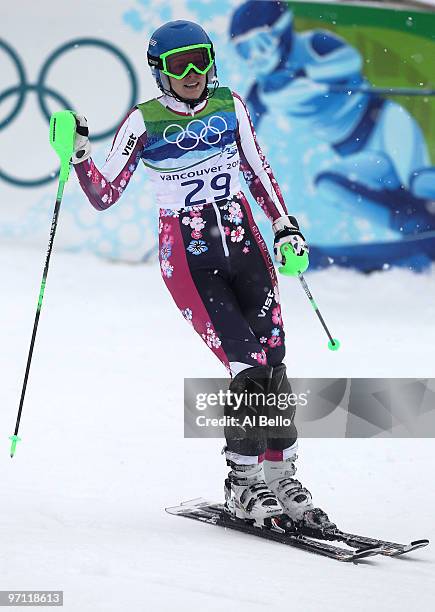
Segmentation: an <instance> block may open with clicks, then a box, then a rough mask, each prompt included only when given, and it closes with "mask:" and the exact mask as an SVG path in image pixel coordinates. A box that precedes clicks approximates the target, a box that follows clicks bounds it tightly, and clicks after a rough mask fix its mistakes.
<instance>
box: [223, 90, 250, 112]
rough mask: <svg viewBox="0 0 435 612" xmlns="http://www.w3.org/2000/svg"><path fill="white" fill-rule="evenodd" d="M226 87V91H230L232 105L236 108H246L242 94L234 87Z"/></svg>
mask: <svg viewBox="0 0 435 612" xmlns="http://www.w3.org/2000/svg"><path fill="white" fill-rule="evenodd" d="M227 89H228V91H230V92H231V96H232V98H233V101H234V106H235V107H236V110H237V108H238V107H245V108H246V100H245V99H244V98H243V96H241V95H240V94H239V93H238V92H237V91H234V89H230V88H227Z"/></svg>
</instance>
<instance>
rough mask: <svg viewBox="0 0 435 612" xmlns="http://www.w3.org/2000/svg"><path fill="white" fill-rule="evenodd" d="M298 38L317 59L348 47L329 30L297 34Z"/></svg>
mask: <svg viewBox="0 0 435 612" xmlns="http://www.w3.org/2000/svg"><path fill="white" fill-rule="evenodd" d="M298 37H299V39H300V41H301V42H302V43H304V44H305V45H306V46H307V47H308V48H309V49H310V51H311V52H314V53H315V55H317V56H318V57H323V56H325V55H329V54H330V53H333V52H334V51H336V50H337V49H340V48H342V47H346V46H349V45H348V43H347V42H346V41H345V40H344V39H343V38H340V36H338V35H337V34H335V33H334V32H330V31H329V30H321V29H315V30H307V31H306V32H301V33H300V34H298Z"/></svg>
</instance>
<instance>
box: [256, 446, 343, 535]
mask: <svg viewBox="0 0 435 612" xmlns="http://www.w3.org/2000/svg"><path fill="white" fill-rule="evenodd" d="M296 459H297V455H295V454H294V455H292V456H291V457H289V458H288V459H286V460H284V461H264V476H265V481H266V483H267V486H268V487H269V488H270V490H271V491H272V492H273V493H274V494H275V495H276V497H277V498H278V500H279V502H280V504H281V507H282V509H283V511H284V512H285V514H286V515H287V516H288V517H289V518H290V519H291V521H292V523H293V527H294V529H295V530H296V531H299V532H300V533H303V534H304V535H308V536H312V537H316V535H317V536H319V537H320V536H322V537H324V536H325V533H326V532H327V531H334V530H335V529H336V525H335V524H334V523H332V522H331V521H330V520H329V517H328V515H327V514H326V512H324V511H323V510H321V509H320V508H315V507H314V505H313V501H312V498H311V493H310V492H309V491H308V489H306V488H305V487H303V486H302V484H301V482H299V480H296V479H295V478H293V476H294V475H295V473H296V466H295V464H294V462H295V460H296Z"/></svg>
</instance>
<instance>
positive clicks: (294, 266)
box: [278, 243, 310, 276]
mask: <svg viewBox="0 0 435 612" xmlns="http://www.w3.org/2000/svg"><path fill="white" fill-rule="evenodd" d="M281 255H282V257H283V265H282V266H280V267H279V268H278V272H280V273H281V274H284V275H285V276H298V274H303V273H304V272H305V271H306V270H307V268H308V266H309V264H310V261H309V259H308V253H307V251H304V254H303V255H296V253H295V251H294V249H293V247H292V245H291V244H289V243H287V244H283V246H282V247H281Z"/></svg>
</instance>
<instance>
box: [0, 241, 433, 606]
mask: <svg viewBox="0 0 435 612" xmlns="http://www.w3.org/2000/svg"><path fill="white" fill-rule="evenodd" d="M44 256H45V253H43V252H41V251H40V250H33V249H31V248H28V249H24V248H18V247H17V248H15V247H11V246H10V245H9V246H8V245H2V246H1V247H0V267H1V270H2V287H3V291H2V300H1V322H2V325H1V332H0V342H1V347H2V350H1V353H0V360H1V362H0V371H1V380H2V384H1V393H2V397H1V419H0V441H3V442H2V444H0V449H1V448H2V449H3V450H2V452H1V453H0V482H1V484H2V504H1V509H0V590H1V589H3V590H12V589H26V590H32V589H38V590H42V589H45V590H47V589H53V590H64V592H65V595H64V601H65V603H64V609H66V610H68V611H74V612H79V611H80V612H88V611H89V612H91V611H92V612H95V611H104V612H111V611H116V612H118V611H120V610H153V611H158V612H160V611H167V610H177V611H180V612H182V611H184V610H186V611H187V610H189V611H190V610H199V609H201V608H202V609H207V610H209V611H211V612H215V611H216V612H222V611H223V610H225V612H228V611H233V610H234V611H236V610H237V611H239V612H240V611H245V610H246V611H248V610H249V611H250V612H252V611H253V610H259V611H260V610H265V609H266V608H267V609H270V610H272V609H275V610H281V609H285V610H294V611H298V612H299V611H303V612H311V611H315V612H317V611H322V612H323V611H325V612H329V611H331V612H332V611H334V612H336V611H337V610H346V609H352V610H353V612H359V611H361V612H362V611H364V612H366V611H367V610H383V611H389V610H391V611H393V610H394V611H395V612H401V611H405V610H406V611H408V610H412V609H414V608H415V607H416V606H418V608H419V609H420V610H430V609H433V602H434V597H435V588H434V580H433V576H434V553H433V547H429V548H426V549H422V550H421V551H418V552H415V553H414V554H413V555H412V558H411V556H409V557H408V558H401V559H387V558H382V557H375V558H374V559H373V560H367V561H365V562H364V563H361V564H358V565H352V564H342V563H338V562H336V561H333V560H329V559H326V558H319V557H316V556H313V555H310V554H309V553H306V552H303V551H298V550H295V549H291V548H288V547H284V546H280V545H279V544H275V543H271V542H266V541H263V540H260V539H255V538H252V537H250V536H246V535H244V534H238V533H235V532H227V531H225V530H224V529H221V528H218V527H213V526H209V525H201V524H199V523H195V522H193V521H188V520H186V519H182V518H178V517H174V516H170V515H168V514H166V513H165V512H164V508H165V507H167V506H171V505H175V504H177V503H179V502H180V501H182V500H186V499H191V498H194V497H198V496H203V497H206V498H210V499H213V500H221V499H222V489H223V479H224V476H225V473H226V466H225V462H224V460H223V457H222V456H221V455H220V451H221V448H222V441H221V440H191V439H189V440H187V439H183V379H184V378H185V377H211V376H216V377H222V376H225V370H224V369H223V367H222V366H221V364H220V363H219V362H218V361H217V360H216V359H215V357H214V356H213V354H212V353H211V352H210V351H209V349H208V348H207V347H206V346H205V345H204V344H203V342H202V341H201V340H200V339H199V338H198V337H196V335H195V334H194V333H193V332H192V329H191V327H190V326H189V325H187V324H186V323H185V321H184V320H183V318H182V316H181V315H180V314H179V313H178V311H177V309H176V307H175V305H174V304H173V302H172V300H171V298H170V296H169V294H168V293H167V290H166V288H165V286H164V284H163V282H162V280H161V278H160V273H159V269H158V266H157V265H142V266H139V265H136V266H135V265H126V264H113V263H108V262H106V261H103V260H99V259H96V258H94V257H93V256H91V255H84V254H72V253H64V252H60V251H56V248H55V250H54V253H53V258H52V265H51V269H50V273H49V278H48V283H47V287H46V293H45V299H44V304H43V309H42V315H41V320H40V326H39V332H38V337H37V343H36V348H35V352H34V357H33V363H32V369H31V375H30V380H29V386H28V391H27V397H26V402H25V405H24V412H23V418H22V424H21V429H20V434H21V436H22V442H21V443H20V444H19V446H18V450H17V454H16V456H15V458H14V459H13V460H11V459H10V457H9V441H8V436H9V435H11V433H12V432H13V429H14V425H15V418H16V411H17V407H18V401H19V396H20V392H21V385H22V379H23V375H24V368H25V362H26V358H27V351H28V346H29V341H30V335H31V330H32V325H33V319H34V313H35V307H36V301H37V295H38V291H39V283H40V279H41V274H42V268H43V261H44ZM280 280H281V296H282V303H283V310H284V321H285V323H286V327H287V333H288V338H289V340H288V343H287V357H286V363H287V366H288V371H289V375H290V376H295V377H296V376H301V377H315V376H319V377H328V376H331V377H334V376H340V377H342V376H372V377H420V378H421V377H430V376H433V374H434V365H433V364H434V359H433V354H434V348H433V347H434V345H435V327H434V324H433V321H434V318H435V283H434V281H435V270H432V271H431V272H429V273H426V274H422V275H414V274H412V273H411V272H407V271H403V270H401V271H399V270H392V271H388V272H386V273H379V274H373V275H370V276H363V275H360V274H357V273H355V272H352V271H348V270H340V269H335V268H331V269H330V270H328V271H327V272H316V273H311V274H308V275H307V280H308V282H309V285H310V288H311V290H312V292H313V294H314V297H315V299H316V301H317V303H318V305H319V307H320V309H321V311H322V313H323V315H324V317H325V320H326V321H327V323H328V325H329V326H330V327H331V330H332V331H333V335H334V336H336V337H337V338H339V339H340V341H341V343H342V348H341V350H340V351H339V352H337V353H331V352H330V351H328V350H327V347H326V337H325V336H324V333H323V331H322V329H321V327H320V325H319V322H318V321H317V318H316V317H315V315H314V313H313V311H312V309H311V307H310V305H309V303H308V300H307V298H306V296H305V294H304V293H303V291H302V288H301V287H300V286H299V283H298V281H297V280H295V279H288V278H281V279H280ZM300 446H301V449H300V460H299V464H300V469H299V472H298V476H300V477H301V479H302V480H303V481H304V483H306V484H307V486H308V487H309V488H310V489H311V490H312V492H313V495H314V499H315V502H316V503H317V504H319V505H321V506H323V507H324V509H325V510H327V511H328V513H329V515H330V516H331V517H332V518H333V519H334V520H336V522H338V523H339V525H340V526H341V527H342V528H344V529H347V530H353V531H358V532H363V533H366V534H368V535H372V536H376V535H378V536H379V537H382V538H385V539H393V540H399V541H401V540H403V541H408V540H411V539H417V538H420V537H429V538H430V537H432V538H433V536H434V533H433V532H434V529H433V516H434V502H435V493H434V487H433V473H434V467H435V466H434V457H435V451H434V446H433V440H431V439H424V440H423V439H421V440H415V439H409V440H405V439H369V440H363V439H347V440H338V439H329V440H328V439H326V440H321V439H307V440H302V441H301V443H300ZM431 602H432V603H431Z"/></svg>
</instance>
